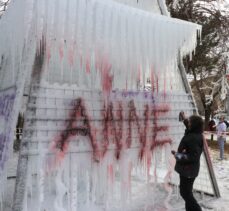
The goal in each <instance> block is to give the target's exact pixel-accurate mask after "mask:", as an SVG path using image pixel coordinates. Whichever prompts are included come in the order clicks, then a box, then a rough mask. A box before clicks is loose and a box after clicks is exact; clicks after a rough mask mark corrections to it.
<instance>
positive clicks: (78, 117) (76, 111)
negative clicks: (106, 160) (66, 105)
mask: <svg viewBox="0 0 229 211" xmlns="http://www.w3.org/2000/svg"><path fill="white" fill-rule="evenodd" d="M70 117H71V120H70V121H69V122H68V124H67V128H66V129H65V130H64V131H63V132H62V133H61V135H60V137H59V138H58V139H57V140H56V141H55V145H56V148H57V149H59V150H60V151H59V153H58V157H59V158H60V159H63V157H64V154H65V153H66V152H67V150H68V146H69V142H70V139H71V138H72V137H74V136H76V135H78V134H81V135H85V136H88V137H89V140H90V142H91V146H92V149H93V158H94V160H95V161H98V160H99V151H98V145H97V143H96V139H95V130H93V129H92V127H91V124H90V120H89V117H88V115H87V110H86V108H85V106H84V104H83V100H82V99H81V98H78V99H77V100H76V105H75V106H74V108H73V110H72V111H71V113H70ZM79 123H81V124H83V125H81V126H78V124H79Z"/></svg>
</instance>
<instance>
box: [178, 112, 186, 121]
mask: <svg viewBox="0 0 229 211" xmlns="http://www.w3.org/2000/svg"><path fill="white" fill-rule="evenodd" d="M185 119H186V117H185V114H184V111H181V112H180V113H179V121H180V122H182V121H184V120H185Z"/></svg>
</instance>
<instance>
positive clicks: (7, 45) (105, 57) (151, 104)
mask: <svg viewBox="0 0 229 211" xmlns="http://www.w3.org/2000/svg"><path fill="white" fill-rule="evenodd" d="M0 28H1V30H4V32H5V33H0V56H1V57H0V70H1V71H0V80H1V83H0V88H1V96H0V97H1V98H0V100H1V102H0V103H1V104H2V105H3V106H4V108H8V105H11V107H12V109H8V110H7V109H5V110H4V109H3V111H2V112H1V114H0V115H1V124H5V125H9V126H10V127H5V128H4V129H3V130H2V131H1V137H0V138H1V140H0V141H1V143H2V144H1V148H0V153H1V154H0V155H1V157H0V162H1V166H2V168H1V182H2V184H3V185H4V184H5V181H4V176H3V175H6V173H4V172H5V170H6V165H5V162H6V160H7V156H8V155H9V150H8V149H9V148H10V145H11V144H10V143H12V139H13V132H14V131H13V129H14V126H15V125H16V117H17V114H18V113H19V109H20V105H21V99H22V95H23V92H24V88H25V87H29V91H28V92H27V95H28V96H29V99H28V103H27V104H26V112H25V125H24V133H23V140H22V145H21V151H20V159H19V165H18V175H17V185H16V191H15V201H14V210H20V211H21V210H26V209H27V208H28V210H31V209H33V210H44V209H45V210H76V209H78V210H93V209H95V207H100V208H101V207H103V208H104V209H108V207H112V206H114V207H113V208H112V209H123V208H125V207H128V206H129V205H130V204H131V199H132V198H133V196H134V194H135V192H132V190H133V189H135V187H137V185H136V186H133V183H132V180H131V178H133V177H134V178H140V177H139V175H141V177H142V178H145V181H146V183H145V184H149V183H150V182H156V181H157V180H158V179H159V173H158V172H159V169H160V167H163V173H162V175H163V176H162V178H163V179H164V181H165V184H167V183H168V182H169V181H170V176H171V173H172V163H171V160H170V157H169V154H170V153H169V152H170V149H171V146H173V145H176V144H177V143H176V141H179V139H180V138H181V136H182V135H183V126H182V125H180V124H179V123H178V122H177V116H178V113H179V111H180V110H181V109H182V110H184V111H186V112H187V113H188V114H192V112H193V109H195V108H194V106H193V101H192V98H191V96H190V95H189V94H187V93H186V92H185V90H184V84H183V81H182V78H181V76H180V73H179V71H178V68H177V66H178V63H177V57H178V54H179V55H181V56H183V55H185V54H190V55H191V54H192V52H193V50H194V48H195V46H196V39H197V36H198V35H200V32H201V27H200V26H199V25H196V24H193V23H188V22H184V21H181V20H177V19H171V18H168V17H165V16H161V15H156V14H152V13H149V12H145V11H143V10H138V9H136V8H132V7H128V6H125V5H123V4H120V3H117V2H113V1H107V0H106V1H105V0H104V1H103V0H67V1H61V0H49V1H45V0H39V1H36V0H17V1H16V0H15V1H13V0H12V2H11V4H10V5H9V8H8V10H7V12H6V13H5V14H4V15H3V16H2V19H1V20H0ZM148 84H150V87H151V91H148V92H147V91H144V90H145V89H146V87H147V85H148ZM10 97H11V98H12V99H11V98H10ZM9 98H10V99H11V101H10V103H11V104H9V103H8V99H9ZM6 111H8V112H6ZM209 181H210V180H209ZM135 182H136V180H135ZM131 188H132V189H131ZM1 190H2V189H1ZM209 191H210V192H211V194H214V191H212V189H211V190H209ZM120 198H121V199H122V203H120V204H119V203H116V205H120V206H118V207H116V208H115V206H116V205H114V204H112V203H113V199H115V200H116V202H117V201H119V200H120ZM115 200H114V201H115ZM142 206H143V205H142ZM90 207H91V209H90ZM101 209H102V208H101ZM110 210H111V209H110Z"/></svg>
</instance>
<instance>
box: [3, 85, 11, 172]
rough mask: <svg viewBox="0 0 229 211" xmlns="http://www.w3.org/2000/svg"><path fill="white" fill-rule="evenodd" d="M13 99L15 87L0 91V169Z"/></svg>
mask: <svg viewBox="0 0 229 211" xmlns="http://www.w3.org/2000/svg"><path fill="white" fill-rule="evenodd" d="M14 100H15V87H13V88H9V89H6V90H2V91H1V92H0V169H1V170H2V169H3V168H4V163H5V161H6V155H7V150H8V144H9V141H10V137H11V133H13V130H11V124H12V123H11V122H10V121H11V114H12V109H13V105H14Z"/></svg>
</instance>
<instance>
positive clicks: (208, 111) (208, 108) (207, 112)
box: [204, 106, 212, 130]
mask: <svg viewBox="0 0 229 211" xmlns="http://www.w3.org/2000/svg"><path fill="white" fill-rule="evenodd" d="M211 113H212V109H211V106H206V107H205V124H204V129H205V130H209V127H208V123H209V121H210V117H211Z"/></svg>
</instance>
